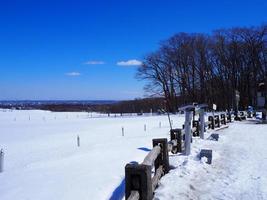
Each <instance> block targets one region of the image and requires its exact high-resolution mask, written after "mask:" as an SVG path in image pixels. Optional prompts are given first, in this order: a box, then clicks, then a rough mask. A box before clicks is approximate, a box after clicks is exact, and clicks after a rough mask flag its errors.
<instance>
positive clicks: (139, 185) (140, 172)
mask: <svg viewBox="0 0 267 200" xmlns="http://www.w3.org/2000/svg"><path fill="white" fill-rule="evenodd" d="M132 191H138V193H139V196H140V198H139V199H140V200H152V198H153V192H152V178H151V166H150V165H143V164H141V165H138V164H127V165H126V166H125V199H128V197H129V196H130V195H131V192H132Z"/></svg>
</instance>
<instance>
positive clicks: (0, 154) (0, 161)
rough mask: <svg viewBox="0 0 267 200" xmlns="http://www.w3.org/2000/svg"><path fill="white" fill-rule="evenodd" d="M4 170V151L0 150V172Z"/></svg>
mask: <svg viewBox="0 0 267 200" xmlns="http://www.w3.org/2000/svg"><path fill="white" fill-rule="evenodd" d="M3 171H4V151H3V149H1V151H0V173H1V172H3Z"/></svg>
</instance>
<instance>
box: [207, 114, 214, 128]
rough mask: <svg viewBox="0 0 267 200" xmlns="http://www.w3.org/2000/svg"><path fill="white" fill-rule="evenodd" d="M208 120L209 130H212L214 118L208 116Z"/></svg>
mask: <svg viewBox="0 0 267 200" xmlns="http://www.w3.org/2000/svg"><path fill="white" fill-rule="evenodd" d="M208 120H209V122H210V124H209V128H211V129H214V127H215V125H214V117H213V116H209V117H208Z"/></svg>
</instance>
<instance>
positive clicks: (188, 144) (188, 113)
mask: <svg viewBox="0 0 267 200" xmlns="http://www.w3.org/2000/svg"><path fill="white" fill-rule="evenodd" d="M191 121H192V111H185V123H184V125H185V126H184V128H185V155H187V156H188V155H190V152H191V138H192V135H191Z"/></svg>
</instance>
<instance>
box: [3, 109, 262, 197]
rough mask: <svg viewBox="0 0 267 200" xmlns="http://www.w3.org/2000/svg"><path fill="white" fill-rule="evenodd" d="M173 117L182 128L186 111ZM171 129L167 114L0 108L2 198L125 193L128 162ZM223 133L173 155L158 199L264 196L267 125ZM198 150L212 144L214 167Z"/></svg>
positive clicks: (137, 158) (235, 127)
mask: <svg viewBox="0 0 267 200" xmlns="http://www.w3.org/2000/svg"><path fill="white" fill-rule="evenodd" d="M171 118H172V120H173V123H174V127H181V126H182V123H183V121H184V116H182V115H180V116H171ZM160 123H161V126H160ZM144 125H146V131H145V130H144ZM122 127H123V128H124V136H122ZM168 132H169V125H168V119H167V116H149V115H147V116H138V117H136V116H132V117H131V116H128V117H118V116H117V117H107V116H103V115H101V116H100V115H99V114H97V113H94V114H92V115H91V114H88V113H52V112H45V111H12V112H9V111H5V112H4V111H0V148H3V149H4V151H5V163H4V172H3V173H0V199H1V200H16V199H19V200H26V199H27V200H36V199H38V200H47V199H49V200H74V199H79V200H83V199H90V200H91V199H92V200H94V199H95V200H99V199H121V198H122V197H121V196H122V195H123V194H124V167H125V165H126V164H127V163H129V162H131V161H135V162H141V161H142V160H143V158H144V157H145V156H146V155H147V153H148V151H149V149H151V146H152V144H151V143H152V139H153V138H160V137H166V138H169V133H168ZM218 133H219V134H220V139H219V141H218V142H216V141H210V140H200V139H198V138H194V141H193V149H192V155H190V156H189V157H185V156H182V155H170V163H171V164H172V165H173V166H174V167H175V169H174V170H171V171H170V173H169V174H167V175H166V176H164V177H163V178H162V179H161V183H160V186H159V187H158V189H157V190H156V194H155V199H267V172H266V169H267V125H256V124H255V123H254V122H251V121H246V122H235V123H232V124H231V125H230V128H229V129H225V130H222V131H219V132H218ZM209 134H210V133H207V134H206V137H208V136H209ZM77 135H79V137H80V143H81V144H80V147H77ZM201 148H210V149H212V150H213V163H212V165H208V164H205V163H204V162H202V161H199V160H198V158H197V154H198V153H199V151H200V149H201Z"/></svg>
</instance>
